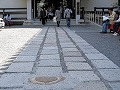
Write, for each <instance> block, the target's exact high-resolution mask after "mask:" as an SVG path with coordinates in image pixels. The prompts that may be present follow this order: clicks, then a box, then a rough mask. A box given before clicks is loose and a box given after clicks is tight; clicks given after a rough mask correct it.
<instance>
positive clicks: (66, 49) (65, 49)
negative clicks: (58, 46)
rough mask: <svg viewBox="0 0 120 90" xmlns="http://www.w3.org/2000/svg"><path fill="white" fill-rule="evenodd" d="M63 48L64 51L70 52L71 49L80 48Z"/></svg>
mask: <svg viewBox="0 0 120 90" xmlns="http://www.w3.org/2000/svg"><path fill="white" fill-rule="evenodd" d="M62 50H63V52H67V51H68V52H69V51H73V52H74V51H78V49H77V48H62Z"/></svg>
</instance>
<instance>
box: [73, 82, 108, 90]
mask: <svg viewBox="0 0 120 90" xmlns="http://www.w3.org/2000/svg"><path fill="white" fill-rule="evenodd" d="M73 90H108V89H107V88H106V86H105V85H104V83H103V82H101V81H89V82H81V83H79V84H78V85H77V86H76V87H75V88H74V89H73Z"/></svg>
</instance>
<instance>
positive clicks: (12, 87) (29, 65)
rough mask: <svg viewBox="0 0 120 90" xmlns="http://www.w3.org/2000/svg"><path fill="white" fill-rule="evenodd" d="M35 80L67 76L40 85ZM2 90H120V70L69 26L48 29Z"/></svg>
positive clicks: (16, 62) (19, 59) (2, 81)
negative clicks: (36, 78)
mask: <svg viewBox="0 0 120 90" xmlns="http://www.w3.org/2000/svg"><path fill="white" fill-rule="evenodd" d="M35 77H64V78H65V80H63V81H60V82H57V83H54V84H49V85H46V84H43V85H42V84H36V83H33V82H31V79H33V78H35ZM0 89H1V90H119V89H120V68H119V67H118V66H117V65H115V64H114V63H113V62H112V61H111V60H110V59H109V58H107V57H106V56H105V55H103V54H102V53H100V52H99V51H98V50H97V49H95V48H94V47H93V46H92V45H90V44H89V43H87V42H86V41H85V40H84V39H82V38H81V37H80V36H78V35H77V34H75V33H74V32H73V31H71V30H70V29H69V28H67V27H60V28H58V27H54V26H45V27H43V28H42V31H41V32H40V33H38V34H37V35H35V37H34V38H33V39H32V40H31V41H30V42H29V43H28V44H27V46H26V47H25V48H24V50H23V51H22V52H21V53H19V55H18V56H17V58H16V59H15V60H14V61H13V63H12V64H11V65H10V66H9V68H8V69H7V70H6V71H5V73H4V74H3V75H2V76H1V78H0Z"/></svg>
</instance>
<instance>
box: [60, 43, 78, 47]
mask: <svg viewBox="0 0 120 90" xmlns="http://www.w3.org/2000/svg"><path fill="white" fill-rule="evenodd" d="M61 47H62V48H68V47H70V48H74V47H76V46H75V45H74V44H68V45H67V44H64V45H62V44H61Z"/></svg>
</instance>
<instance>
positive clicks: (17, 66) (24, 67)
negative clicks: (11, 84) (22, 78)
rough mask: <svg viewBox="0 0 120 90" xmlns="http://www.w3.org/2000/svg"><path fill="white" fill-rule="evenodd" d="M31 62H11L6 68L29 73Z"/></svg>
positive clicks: (10, 70)
mask: <svg viewBox="0 0 120 90" xmlns="http://www.w3.org/2000/svg"><path fill="white" fill-rule="evenodd" d="M33 64H34V63H33V62H24V63H12V64H11V65H10V67H9V68H8V69H7V71H6V72H7V73H8V72H17V73H21V72H22V73H25V72H28V73H30V72H31V71H32V68H33Z"/></svg>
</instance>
